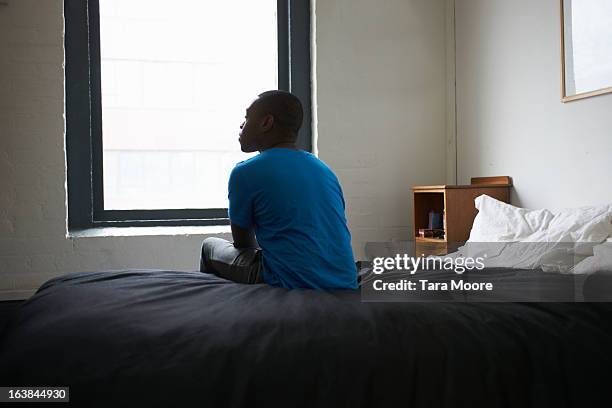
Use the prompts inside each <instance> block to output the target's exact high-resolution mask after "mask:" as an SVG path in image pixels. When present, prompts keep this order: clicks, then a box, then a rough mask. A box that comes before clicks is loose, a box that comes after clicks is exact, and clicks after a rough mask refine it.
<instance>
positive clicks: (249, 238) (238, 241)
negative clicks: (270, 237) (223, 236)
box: [232, 223, 258, 248]
mask: <svg viewBox="0 0 612 408" xmlns="http://www.w3.org/2000/svg"><path fill="white" fill-rule="evenodd" d="M232 237H233V238H234V246H235V247H236V248H257V247H258V244H257V240H256V239H255V231H254V230H253V228H250V229H244V228H242V227H239V226H238V225H236V224H234V223H232Z"/></svg>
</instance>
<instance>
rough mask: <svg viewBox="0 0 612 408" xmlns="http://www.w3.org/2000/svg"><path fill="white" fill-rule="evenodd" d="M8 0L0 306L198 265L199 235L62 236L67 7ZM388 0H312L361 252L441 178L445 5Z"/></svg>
mask: <svg viewBox="0 0 612 408" xmlns="http://www.w3.org/2000/svg"><path fill="white" fill-rule="evenodd" d="M8 3H9V4H8V6H4V7H3V6H0V299H7V298H11V297H14V298H18V297H21V296H24V295H25V294H27V293H29V292H30V291H32V290H34V289H36V288H37V287H38V286H40V284H41V283H43V282H44V281H45V280H47V279H49V278H51V277H54V276H58V275H60V274H63V273H67V272H75V271H93V270H101V269H126V268H158V269H163V268H167V269H173V270H195V269H196V268H197V263H198V254H199V246H200V242H201V240H202V239H203V238H204V236H203V235H188V236H186V235H176V236H172V235H164V236H127V237H99V238H75V239H67V238H66V206H65V199H66V190H65V178H66V174H65V152H64V118H63V110H64V94H63V92H64V91H63V79H64V71H63V67H62V64H63V38H62V35H63V17H62V12H63V10H62V8H63V2H62V1H61V0H44V1H43V0H8ZM382 4H383V3H381V2H374V1H371V0H325V1H322V0H320V1H318V2H317V30H318V33H317V49H318V51H317V61H318V65H317V70H318V73H317V83H318V89H317V103H318V111H317V116H318V144H319V154H320V156H321V158H322V159H323V160H324V161H326V162H327V163H328V164H330V165H331V167H332V168H334V169H335V170H336V171H337V173H338V176H339V178H340V180H341V183H342V185H343V188H344V192H345V198H346V202H347V216H348V218H349V223H350V227H351V230H352V233H353V246H354V249H355V255H356V257H357V258H359V257H361V256H362V255H363V245H364V244H365V242H367V241H377V240H388V239H407V238H408V237H409V236H410V228H411V215H410V214H411V211H412V210H411V195H410V186H411V185H413V184H423V183H440V182H443V180H444V175H445V166H444V160H445V159H444V152H445V147H444V141H445V135H444V129H445V125H444V117H445V111H444V104H445V101H444V97H445V94H444V92H445V79H444V75H445V74H444V69H443V65H444V42H443V36H444V8H443V0H435V1H431V0H410V1H406V2H394V3H393V4H392V5H389V6H388V7H383V6H382ZM385 4H386V3H385ZM374 17H375V18H374ZM365 24H367V25H369V26H370V27H373V29H368V30H364V25H365ZM441 66H442V68H440V67H441ZM224 236H225V237H227V235H224Z"/></svg>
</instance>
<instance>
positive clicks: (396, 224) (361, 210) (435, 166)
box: [316, 0, 446, 250]
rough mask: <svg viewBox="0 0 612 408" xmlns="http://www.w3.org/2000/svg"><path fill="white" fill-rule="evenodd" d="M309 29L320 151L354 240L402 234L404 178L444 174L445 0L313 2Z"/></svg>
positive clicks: (405, 227)
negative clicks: (312, 29) (340, 191)
mask: <svg viewBox="0 0 612 408" xmlns="http://www.w3.org/2000/svg"><path fill="white" fill-rule="evenodd" d="M316 31H317V35H316V39H317V44H316V60H317V63H316V82H317V83H316V88H317V91H316V97H317V102H318V107H317V118H318V126H317V128H318V148H319V157H320V158H321V159H322V160H324V161H325V162H327V163H328V164H329V165H331V166H332V167H333V168H334V169H335V170H336V172H337V174H338V177H339V178H340V181H341V183H342V186H343V188H344V193H345V196H346V199H347V216H348V219H349V225H350V227H351V232H352V234H353V243H354V246H355V247H356V248H357V249H358V250H361V248H362V247H363V245H364V243H365V242H367V241H386V240H390V239H403V240H407V239H409V237H411V236H412V233H411V228H412V227H411V226H412V193H411V190H410V188H411V186H413V185H416V184H436V183H439V184H443V183H444V182H445V178H446V164H445V163H446V147H445V143H446V136H445V132H446V121H445V115H446V51H445V2H444V1H443V0H435V1H432V0H385V1H372V0H326V1H317V5H316Z"/></svg>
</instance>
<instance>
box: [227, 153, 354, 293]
mask: <svg viewBox="0 0 612 408" xmlns="http://www.w3.org/2000/svg"><path fill="white" fill-rule="evenodd" d="M229 199H230V210H229V213H230V219H231V221H232V223H233V224H235V225H238V226H239V227H242V228H244V229H250V228H254V230H255V233H256V235H257V241H258V242H259V245H260V246H261V248H262V253H263V268H264V280H265V282H266V283H269V284H273V285H279V286H283V287H287V288H296V287H310V288H324V289H331V288H356V287H357V276H356V271H355V264H354V260H353V253H352V249H351V244H350V241H351V236H350V233H349V230H348V228H347V225H346V218H345V216H344V199H343V197H342V190H341V188H340V185H339V183H338V180H337V178H336V176H335V175H334V173H333V172H332V171H331V170H330V169H329V168H328V167H327V166H326V165H325V164H324V163H323V162H321V161H320V160H319V159H317V158H316V157H315V156H314V155H312V154H310V153H307V152H304V151H301V150H293V149H285V148H273V149H269V150H266V151H264V152H262V153H260V154H259V155H257V156H255V157H253V158H251V159H249V160H246V161H244V162H241V163H239V164H238V165H237V166H236V168H235V169H234V170H233V171H232V174H231V176H230V181H229Z"/></svg>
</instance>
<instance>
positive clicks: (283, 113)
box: [257, 90, 304, 135]
mask: <svg viewBox="0 0 612 408" xmlns="http://www.w3.org/2000/svg"><path fill="white" fill-rule="evenodd" d="M258 96H259V98H258V99H257V103H258V104H261V107H262V109H263V111H264V112H265V113H266V114H271V115H272V116H274V121H275V123H277V124H278V125H280V126H281V127H284V128H287V129H289V130H291V131H293V132H294V133H295V134H296V135H297V133H298V131H299V130H300V128H301V127H302V121H303V120H304V108H303V107H302V102H300V100H299V98H298V97H297V96H295V95H294V94H292V93H291V92H287V91H279V90H273V91H266V92H263V93H260V94H259V95H258Z"/></svg>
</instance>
